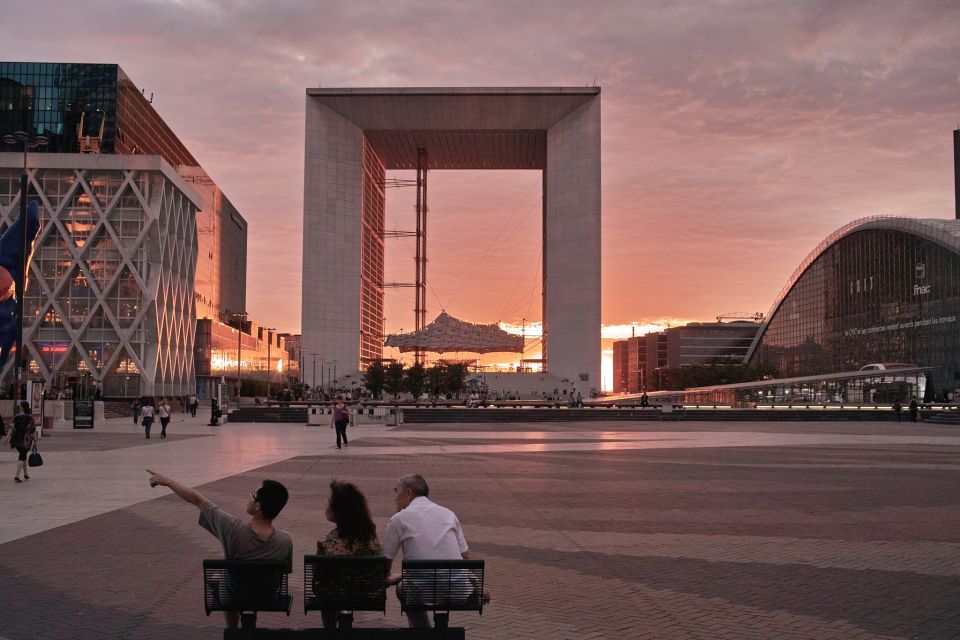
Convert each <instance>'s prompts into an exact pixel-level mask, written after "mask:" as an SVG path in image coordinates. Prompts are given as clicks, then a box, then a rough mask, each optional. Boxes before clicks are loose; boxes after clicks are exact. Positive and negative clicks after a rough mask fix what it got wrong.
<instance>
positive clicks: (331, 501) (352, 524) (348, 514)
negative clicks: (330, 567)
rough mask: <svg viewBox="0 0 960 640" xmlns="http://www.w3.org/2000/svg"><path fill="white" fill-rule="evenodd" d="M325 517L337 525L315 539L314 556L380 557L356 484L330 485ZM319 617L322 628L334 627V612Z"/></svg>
mask: <svg viewBox="0 0 960 640" xmlns="http://www.w3.org/2000/svg"><path fill="white" fill-rule="evenodd" d="M326 517H327V520H329V521H330V522H332V523H333V524H334V525H336V526H335V527H334V529H333V530H332V531H331V532H330V533H328V534H327V535H326V536H324V537H323V538H321V539H320V540H317V555H326V556H378V555H380V540H379V539H378V538H377V525H376V524H374V522H373V519H372V518H371V517H370V508H369V507H368V506H367V498H366V496H364V495H363V493H362V492H361V491H360V490H359V489H357V487H356V486H355V485H353V484H352V483H350V482H341V481H338V480H333V481H332V482H331V483H330V497H329V498H328V500H327V511H326ZM320 614H321V616H322V617H323V626H324V627H325V628H327V629H332V628H335V627H336V626H337V612H336V611H335V610H332V609H331V610H324V611H321V612H320Z"/></svg>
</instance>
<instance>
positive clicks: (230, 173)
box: [2, 0, 960, 337]
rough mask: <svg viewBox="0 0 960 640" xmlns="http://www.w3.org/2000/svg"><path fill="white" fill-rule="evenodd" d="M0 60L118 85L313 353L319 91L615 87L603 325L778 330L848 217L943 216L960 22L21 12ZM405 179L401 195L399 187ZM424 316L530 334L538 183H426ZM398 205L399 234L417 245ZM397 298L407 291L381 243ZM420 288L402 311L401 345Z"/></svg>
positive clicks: (164, 8) (530, 175)
mask: <svg viewBox="0 0 960 640" xmlns="http://www.w3.org/2000/svg"><path fill="white" fill-rule="evenodd" d="M3 8H4V11H3V13H4V15H6V16H10V15H19V16H21V18H22V20H23V22H24V24H28V25H30V27H29V28H26V29H23V30H22V33H18V32H17V31H15V30H12V29H7V30H6V33H5V35H4V42H3V47H2V51H3V54H2V58H3V59H5V60H23V61H52V62H104V63H118V64H120V65H121V66H122V67H123V68H124V69H125V70H126V72H127V73H128V74H129V75H130V77H131V78H132V79H133V80H134V82H136V83H137V84H138V85H139V86H141V87H142V88H144V89H146V93H147V95H150V94H151V93H153V95H154V101H153V104H154V107H155V108H156V109H157V110H158V112H159V113H160V115H161V116H162V117H163V118H164V119H165V120H166V121H167V123H169V125H170V126H171V128H172V129H173V130H174V131H175V132H176V133H177V135H178V136H179V137H180V138H181V139H182V140H183V141H184V143H185V144H186V145H187V147H188V148H189V149H190V150H191V151H192V152H193V154H194V155H195V156H196V157H197V159H198V160H199V161H200V162H201V164H202V165H203V166H204V168H205V169H206V170H207V171H208V172H209V173H210V174H211V176H212V177H213V178H214V179H215V180H216V181H217V183H218V184H219V185H220V186H221V188H222V189H223V190H224V192H225V193H226V194H227V196H228V197H229V198H230V199H231V200H232V201H233V203H234V204H235V205H236V206H237V208H238V209H239V210H240V211H241V213H242V214H243V215H244V216H245V217H246V219H247V220H248V222H249V223H250V238H249V262H248V267H247V270H248V271H247V277H248V279H247V282H248V290H247V299H248V310H249V311H250V313H251V314H252V317H253V318H254V319H256V320H257V321H258V322H261V323H262V324H265V325H269V326H275V327H278V328H280V329H281V330H287V331H292V332H297V331H299V327H300V292H301V289H300V263H301V251H302V248H301V240H300V236H301V229H302V216H303V207H302V200H303V131H304V103H305V90H306V88H307V87H316V86H323V87H407V86H584V85H593V84H596V85H598V86H600V87H602V90H603V91H602V97H601V100H602V105H603V107H602V120H603V124H602V126H603V143H602V144H603V151H602V152H603V169H602V170H603V313H602V317H603V323H604V325H605V327H607V328H606V329H605V335H606V336H608V337H610V336H613V335H614V334H616V333H618V332H620V333H627V334H628V333H629V329H628V328H627V327H625V326H624V327H622V328H619V329H618V328H617V327H619V326H621V325H629V324H631V323H637V324H648V323H658V322H659V323H666V322H672V323H678V322H684V321H688V320H711V319H714V318H715V317H716V316H717V315H719V314H722V313H728V312H733V311H744V312H755V311H762V312H766V311H767V310H768V307H769V305H770V303H771V302H772V301H773V299H774V298H775V296H776V294H777V292H778V291H779V289H780V288H781V287H782V286H783V284H784V283H785V282H786V280H787V278H788V277H789V276H790V274H791V273H792V272H793V270H794V268H795V267H796V265H797V264H798V263H799V262H800V260H801V259H802V258H803V257H804V256H805V255H806V254H807V253H808V252H809V251H810V250H812V249H813V248H814V246H815V245H816V244H817V243H818V242H820V240H822V239H823V238H824V237H825V236H826V235H827V234H828V233H830V232H831V231H833V230H834V229H836V228H837V227H840V226H841V225H843V224H845V223H846V222H849V221H850V220H853V219H856V218H859V217H863V216H869V215H875V214H894V215H907V216H915V217H940V218H950V217H953V178H952V147H951V131H952V130H953V129H954V128H957V126H958V123H960V3H957V2H956V1H955V0H944V1H940V2H938V1H929V2H928V1H916V2H883V1H863V2H845V1H841V0H824V1H819V2H814V1H802V2H787V1H783V2H777V1H773V0H769V1H754V2H750V1H735V0H729V1H723V2H701V1H697V2H685V3H684V2H676V3H675V2H641V1H633V2H591V3H587V2H572V1H569V2H567V1H561V0H551V1H548V2H534V1H525V2H496V1H494V2H405V1H397V0H392V1H388V2H362V1H354V2H342V3H337V2H317V1H315V0H305V1H302V2H286V1H274V2H270V3H267V2H251V1H246V2H213V1H190V0H183V1H179V2H168V1H143V2H137V1H132V0H123V1H116V2H109V1H105V0H100V1H91V2H83V3H72V4H70V3H63V2H49V1H44V0H32V1H30V2H20V1H14V2H10V1H6V2H4V3H3ZM391 175H392V176H397V177H403V174H391ZM430 180H431V181H430V187H431V192H430V203H431V212H430V227H429V234H430V241H429V249H430V266H429V283H430V288H431V290H430V291H429V292H428V301H429V304H430V308H429V313H428V316H429V317H430V318H432V317H433V316H435V315H436V314H437V313H439V311H440V309H441V308H446V310H447V311H448V312H449V313H451V314H453V315H455V316H458V317H461V318H463V319H467V320H471V321H476V322H495V321H503V322H509V323H515V324H520V323H521V321H522V319H526V320H527V321H528V322H529V321H539V320H540V298H539V295H540V284H539V275H538V274H539V268H540V266H541V262H540V223H541V220H540V211H541V210H540V196H541V194H540V176H539V174H538V173H537V172H442V171H436V172H433V173H432V174H431V178H430ZM412 199H413V192H412V190H409V189H407V190H405V191H404V190H391V191H390V193H389V195H388V202H387V227H388V228H410V227H412V220H413V212H412V201H413V200H412ZM387 242H388V244H387V260H388V264H387V272H388V273H387V280H388V281H390V280H405V281H410V280H412V279H413V261H412V247H413V244H412V241H410V242H408V241H406V240H403V239H401V240H388V241H387ZM412 306H413V292H412V291H411V290H409V289H399V290H389V291H388V297H387V313H388V315H389V318H388V327H387V328H388V330H397V329H399V328H403V329H405V330H410V329H411V328H412V324H413V320H412V316H413V312H412Z"/></svg>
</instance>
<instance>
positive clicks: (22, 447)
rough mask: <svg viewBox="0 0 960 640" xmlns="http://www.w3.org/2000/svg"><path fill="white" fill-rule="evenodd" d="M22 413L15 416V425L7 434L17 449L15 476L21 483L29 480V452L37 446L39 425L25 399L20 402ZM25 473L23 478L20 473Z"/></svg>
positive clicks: (12, 447)
mask: <svg viewBox="0 0 960 640" xmlns="http://www.w3.org/2000/svg"><path fill="white" fill-rule="evenodd" d="M20 409H21V413H19V414H17V415H16V416H14V418H13V425H12V426H11V427H10V432H9V433H8V434H7V438H6V439H7V440H9V442H10V448H11V449H16V450H17V471H16V473H15V474H14V476H13V480H14V482H16V483H17V484H21V483H22V482H23V481H24V480H29V479H30V475H29V474H28V473H27V454H28V453H29V452H30V449H31V448H34V449H35V448H36V436H37V426H36V425H35V424H34V423H33V415H32V414H31V413H30V405H29V404H28V403H27V402H26V401H24V402H21V403H20ZM21 474H22V475H23V480H21V479H20V475H21Z"/></svg>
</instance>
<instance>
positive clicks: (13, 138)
mask: <svg viewBox="0 0 960 640" xmlns="http://www.w3.org/2000/svg"><path fill="white" fill-rule="evenodd" d="M3 142H4V144H21V145H23V173H22V174H21V175H20V277H19V278H18V279H17V281H16V282H15V283H14V292H15V295H16V296H17V353H16V355H15V356H14V361H13V393H14V402H15V403H19V402H20V401H21V400H23V394H22V391H23V390H22V388H21V384H20V370H21V369H22V368H23V365H24V358H23V297H24V295H25V294H26V291H25V290H26V288H27V190H28V177H27V152H28V151H29V150H30V149H36V148H37V147H43V146H46V145H47V144H49V143H50V140H49V138H47V137H46V136H39V135H35V134H32V133H28V132H26V131H15V132H13V133H12V134H7V135H5V136H3Z"/></svg>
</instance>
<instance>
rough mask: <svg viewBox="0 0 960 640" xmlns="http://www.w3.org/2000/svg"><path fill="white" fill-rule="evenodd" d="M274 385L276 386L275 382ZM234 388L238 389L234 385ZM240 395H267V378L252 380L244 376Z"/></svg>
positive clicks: (241, 381) (248, 396)
mask: <svg viewBox="0 0 960 640" xmlns="http://www.w3.org/2000/svg"><path fill="white" fill-rule="evenodd" d="M234 382H236V381H234ZM273 386H274V387H276V384H274V385H273ZM234 389H236V387H234ZM240 395H241V396H243V397H244V398H251V397H253V396H265V395H267V382H266V380H251V379H247V378H242V379H241V380H240Z"/></svg>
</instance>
